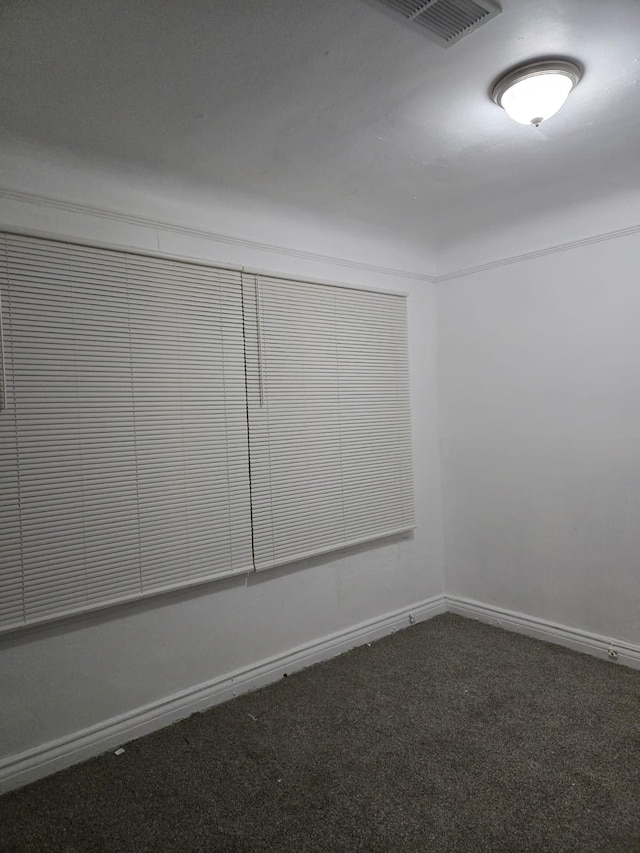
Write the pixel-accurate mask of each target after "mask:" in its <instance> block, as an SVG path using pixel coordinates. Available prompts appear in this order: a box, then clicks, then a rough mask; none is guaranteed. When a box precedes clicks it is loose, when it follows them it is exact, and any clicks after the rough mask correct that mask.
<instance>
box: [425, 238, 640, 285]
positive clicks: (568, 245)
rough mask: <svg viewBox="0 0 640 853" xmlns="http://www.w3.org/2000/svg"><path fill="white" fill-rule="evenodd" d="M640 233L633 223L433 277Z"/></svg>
mask: <svg viewBox="0 0 640 853" xmlns="http://www.w3.org/2000/svg"><path fill="white" fill-rule="evenodd" d="M638 233H640V225H631V226H629V227H628V228H618V229H617V230H616V231H605V232H604V233H602V234H594V235H593V236H591V237H584V238H583V239H582V240H571V241H569V242H568V243H558V244H557V245H554V246H547V247H546V248H544V249H536V250H535V251H533V252H523V253H522V254H520V255H510V256H509V257H507V258H498V259H497V260H495V261H487V262H486V263H484V264H478V265H477V266H474V267H465V268H464V269H459V270H452V271H451V272H446V273H442V274H441V275H435V276H433V277H432V279H433V281H434V282H435V284H443V283H444V282H447V281H451V280H452V279H455V278H463V277H464V276H467V275H473V274H474V273H479V272H485V271H486V270H492V269H496V267H505V266H508V265H509V264H519V263H520V262H521V261H531V260H533V259H534V258H544V257H546V255H555V254H557V253H558V252H568V251H569V250H570V249H578V248H580V247H581V246H591V245H593V244H594V243H602V242H604V241H605V240H616V239H617V238H618V237H630V236H632V235H634V234H638Z"/></svg>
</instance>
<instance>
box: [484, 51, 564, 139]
mask: <svg viewBox="0 0 640 853" xmlns="http://www.w3.org/2000/svg"><path fill="white" fill-rule="evenodd" d="M579 79H580V69H579V68H578V66H577V65H574V63H573V62H568V61H567V60H557V61H555V62H554V61H544V62H534V63H531V64H529V65H525V66H522V67H521V68H517V69H515V70H514V71H512V72H510V73H509V74H507V75H506V76H505V77H503V78H502V79H501V80H499V81H498V82H497V83H496V85H495V86H494V87H493V91H492V96H493V100H494V101H495V102H496V103H497V104H498V105H499V106H501V107H502V108H503V109H504V110H505V112H506V113H507V115H509V116H510V117H511V118H512V119H513V120H514V121H516V122H518V124H533V125H535V126H536V127H537V126H538V125H539V124H540V123H541V122H543V121H545V120H546V119H548V118H551V116H553V115H555V114H556V113H557V112H558V110H559V109H560V107H561V106H562V105H563V104H564V102H565V101H566V100H567V98H568V96H569V93H570V92H571V90H572V89H573V88H574V86H575V85H576V84H577V82H578V80H579Z"/></svg>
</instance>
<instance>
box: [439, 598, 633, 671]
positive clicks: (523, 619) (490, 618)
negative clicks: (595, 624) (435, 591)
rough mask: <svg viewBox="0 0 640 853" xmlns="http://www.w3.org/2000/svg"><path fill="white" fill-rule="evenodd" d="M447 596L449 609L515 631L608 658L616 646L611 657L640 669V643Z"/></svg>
mask: <svg viewBox="0 0 640 853" xmlns="http://www.w3.org/2000/svg"><path fill="white" fill-rule="evenodd" d="M445 600H446V602H447V610H448V611H449V612H450V613H457V614H459V615H460V616H466V617H468V618H470V619H479V620H480V621H481V622H488V623H489V624H490V625H497V626H498V627H500V628H506V629H507V630H509V631H516V632H517V633H518V634H526V635H527V636H528V637H535V638H536V639H538V640H545V641H546V642H549V643H556V644H557V645H560V646H566V647H567V648H569V649H574V650H575V651H578V652H585V653H586V654H589V655H594V656H595V657H598V658H605V659H606V660H611V658H610V657H609V650H610V649H613V650H614V651H615V652H616V653H617V657H616V658H615V659H614V660H612V663H618V664H623V665H624V666H630V667H632V668H633V669H640V646H634V645H632V644H631V643H627V642H625V641H624V640H617V639H615V638H613V637H603V636H601V635H600V634H592V633H590V632H589V631H582V630H580V629H578V628H569V627H568V626H567V625H558V624H557V623H555V622H549V621H547V620H546V619H538V618H537V617H535V616H528V615H527V614H526V613H517V612H515V611H513V610H504V609H503V608H501V607H493V606H492V605H489V604H482V603H481V602H479V601H473V600H471V599H469V598H462V597H460V596H457V595H445Z"/></svg>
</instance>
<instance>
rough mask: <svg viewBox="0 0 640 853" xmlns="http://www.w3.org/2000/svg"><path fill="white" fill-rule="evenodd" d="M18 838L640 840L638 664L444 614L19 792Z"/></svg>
mask: <svg viewBox="0 0 640 853" xmlns="http://www.w3.org/2000/svg"><path fill="white" fill-rule="evenodd" d="M0 850H2V851H13V852H14V853H22V851H24V853H27V851H28V853H37V851H74V853H93V851H96V853H119V852H120V851H154V853H158V851H185V852H186V851H203V853H204V851H207V853H209V851H234V852H235V853H240V851H295V853H306V851H309V853H311V851H323V852H324V851H327V853H334V852H335V853H338V851H345V853H346V851H349V853H351V851H367V853H378V851H380V853H383V851H384V853H396V852H397V853H401V851H402V852H403V851H411V853H415V852H416V851H428V853H440V851H455V853H466V851H469V853H482V851H491V853H497V851H504V852H505V853H519V852H520V851H523V853H524V851H531V853H544V851H562V853H566V851H576V853H590V852H591V851H593V852H594V853H595V851H597V853H604V851H611V853H630V852H631V851H640V672H636V671H633V670H630V669H627V668H624V667H621V666H618V665H616V664H612V663H609V662H606V661H600V660H597V659H595V658H591V657H588V656H586V655H580V654H577V653H575V652H572V651H569V650H567V649H564V648H561V647H559V646H553V645H548V644H545V643H542V642H539V641H537V640H532V639H529V638H526V637H522V636H519V635H517V634H512V633H508V632H506V631H502V630H500V629H498V628H493V627H489V626H487V625H483V624H481V623H479V622H475V621H471V620H467V619H463V618H461V617H459V616H453V615H450V614H447V615H444V616H438V617H436V618H435V619H432V620H430V621H429V622H425V623H422V624H419V625H416V626H414V627H411V628H407V629H406V630H403V631H400V632H398V633H396V634H393V635H391V636H389V637H386V638H384V639H382V640H380V641H378V642H376V643H373V644H372V645H370V646H362V647H360V648H358V649H355V650H353V651H351V652H349V653H347V654H344V655H341V656H340V657H338V658H335V659H333V660H331V661H328V662H326V663H323V664H318V665H316V666H313V667H311V668H309V669H307V670H304V671H303V672H300V673H297V674H294V675H291V676H290V677H288V678H285V679H282V680H280V681H279V682H278V683H276V684H273V685H271V686H270V687H266V688H264V689H262V690H259V691H256V692H254V693H251V694H248V695H245V696H242V697H240V698H238V699H235V700H233V701H231V702H228V703H227V704H225V705H219V706H218V707H216V708H213V709H211V710H209V711H206V712H204V713H200V714H194V715H193V716H192V717H189V718H188V719H186V720H184V721H182V722H180V723H176V724H175V725H172V726H170V727H168V728H166V729H163V730H162V731H159V732H156V733H154V734H152V735H148V736H147V737H143V738H140V739H138V740H135V741H132V742H130V743H128V744H127V745H126V749H125V752H124V754H122V755H119V756H116V755H115V754H114V753H113V752H110V753H108V754H105V755H102V756H100V757H98V758H94V759H91V760H90V761H87V762H85V763H84V764H81V765H78V766H76V767H73V768H71V769H69V770H65V771H62V772H61V773H57V774H56V775H54V776H50V777H49V778H47V779H44V780H42V781H39V782H36V783H34V784H32V785H29V786H28V787H25V788H22V789H21V790H18V791H14V792H11V793H9V794H6V795H5V796H4V797H2V798H0Z"/></svg>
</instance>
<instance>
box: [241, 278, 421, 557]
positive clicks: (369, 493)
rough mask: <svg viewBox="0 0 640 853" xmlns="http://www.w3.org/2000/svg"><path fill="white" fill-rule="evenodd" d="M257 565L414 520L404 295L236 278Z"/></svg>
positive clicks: (369, 536) (385, 531) (397, 527)
mask: <svg viewBox="0 0 640 853" xmlns="http://www.w3.org/2000/svg"><path fill="white" fill-rule="evenodd" d="M243 293H244V310H245V327H246V341H247V350H246V351H247V376H248V378H249V384H248V393H249V397H248V408H249V438H250V456H251V492H252V507H253V532H254V560H255V565H256V568H257V569H266V568H269V567H270V566H273V565H277V564H280V563H283V562H287V561H292V560H295V559H300V558H303V557H306V556H311V555H313V554H317V553H321V552H323V551H328V550H331V549H334V548H339V547H342V546H347V545H350V544H355V543H358V542H362V541H366V540H368V539H372V538H375V537H379V536H384V535H391V534H393V533H397V532H401V531H403V530H407V529H409V528H411V527H413V526H414V524H415V519H414V505H413V482H412V461H411V424H410V413H409V377H408V362H407V324H406V304H405V303H406V301H405V299H404V298H403V297H402V296H396V295H390V294H383V293H375V292H369V291H361V290H355V289H349V288H341V287H330V286H326V285H321V284H312V283H308V282H299V281H288V280H283V279H276V278H267V277H254V276H248V275H245V276H244V280H243Z"/></svg>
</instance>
